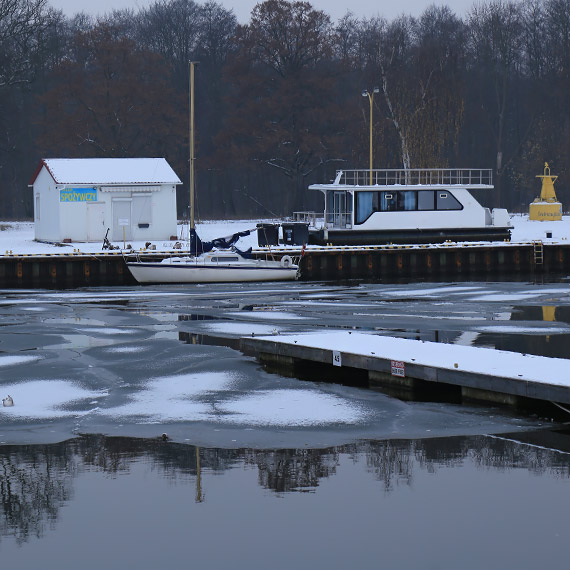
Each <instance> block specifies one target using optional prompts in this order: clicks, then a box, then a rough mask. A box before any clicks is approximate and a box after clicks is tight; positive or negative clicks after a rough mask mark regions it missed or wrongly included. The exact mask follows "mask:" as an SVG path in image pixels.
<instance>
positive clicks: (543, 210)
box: [529, 162, 562, 221]
mask: <svg viewBox="0 0 570 570" xmlns="http://www.w3.org/2000/svg"><path fill="white" fill-rule="evenodd" d="M537 178H542V189H541V191H540V198H537V199H536V200H535V201H534V202H533V203H532V204H531V205H530V207H529V219H530V220H538V221H546V220H561V219H562V204H561V203H560V202H559V201H558V200H557V199H556V193H555V192H554V182H555V181H556V179H557V178H558V176H551V175H550V167H549V166H548V162H545V163H544V174H540V175H538V176H537Z"/></svg>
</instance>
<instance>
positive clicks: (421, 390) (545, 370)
mask: <svg viewBox="0 0 570 570" xmlns="http://www.w3.org/2000/svg"><path fill="white" fill-rule="evenodd" d="M241 350H242V351H243V352H244V353H246V354H249V355H252V356H255V357H256V358H257V359H258V360H259V361H260V362H262V363H263V364H265V365H267V366H268V367H269V368H272V367H278V368H279V369H280V370H282V369H283V368H289V369H291V372H292V373H293V374H295V375H300V376H302V371H303V369H307V367H308V368H311V369H312V375H313V377H314V378H315V379H317V378H319V379H321V380H323V381H327V380H329V381H330V379H331V378H334V379H335V381H338V380H339V377H340V378H344V381H345V383H347V384H357V385H363V384H364V385H366V384H367V385H368V387H372V388H373V387H378V388H381V389H384V390H385V391H386V392H387V393H390V394H392V395H396V396H400V397H408V398H409V399H416V398H417V397H418V396H421V395H423V396H428V397H429V396H430V395H431V397H432V398H434V397H435V396H437V395H444V396H445V398H443V399H445V400H450V399H451V400H452V401H457V402H463V401H484V402H487V403H489V402H491V403H495V404H501V405H508V406H514V407H517V408H527V409H532V408H536V407H537V406H538V405H539V404H543V403H548V404H550V405H551V407H552V412H553V413H554V412H555V411H557V409H556V408H555V406H556V405H560V404H563V405H564V406H566V405H568V404H570V375H569V374H568V360H565V359H560V358H547V357H543V356H534V355H527V354H519V353H514V352H506V351H501V350H494V349H489V348H479V347H471V346H460V345H453V344H443V343H435V342H424V341H418V340H411V339H403V338H395V337H386V336H379V335H374V334H365V333H358V332H351V331H341V332H330V333H326V332H325V333H306V334H299V335H283V336H272V337H257V338H255V337H254V338H243V339H242V340H241ZM430 399H431V398H430ZM435 399H437V398H435ZM553 402H555V403H556V404H554V405H552V403H553Z"/></svg>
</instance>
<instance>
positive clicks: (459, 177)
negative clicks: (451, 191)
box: [335, 168, 493, 187]
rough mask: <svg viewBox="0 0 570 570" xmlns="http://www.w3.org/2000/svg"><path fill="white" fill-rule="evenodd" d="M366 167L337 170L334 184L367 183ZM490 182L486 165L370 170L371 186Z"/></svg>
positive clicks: (480, 185) (368, 182)
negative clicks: (477, 166) (363, 168)
mask: <svg viewBox="0 0 570 570" xmlns="http://www.w3.org/2000/svg"><path fill="white" fill-rule="evenodd" d="M370 173H371V171H370V170H339V171H338V172H337V176H336V179H335V185H339V186H370ZM394 185H402V186H419V185H425V186H453V185H458V186H471V187H476V186H478V187H489V186H493V170H492V169H486V168H409V169H403V168H398V169H396V168H394V169H381V170H379V169H375V170H372V186H394Z"/></svg>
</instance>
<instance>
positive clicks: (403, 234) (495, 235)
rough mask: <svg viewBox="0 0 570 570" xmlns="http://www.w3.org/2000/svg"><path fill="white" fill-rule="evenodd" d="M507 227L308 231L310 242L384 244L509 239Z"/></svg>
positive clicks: (319, 243) (314, 243)
mask: <svg viewBox="0 0 570 570" xmlns="http://www.w3.org/2000/svg"><path fill="white" fill-rule="evenodd" d="M510 239H511V232H510V228H498V227H485V228H451V229H429V230H417V229H414V230H387V231H381V230H374V231H359V230H335V229H329V230H328V235H327V236H326V237H325V232H324V230H323V229H319V230H312V231H309V244H311V245H327V244H331V245H384V244H390V243H392V244H409V243H443V242H445V241H453V242H461V241H510Z"/></svg>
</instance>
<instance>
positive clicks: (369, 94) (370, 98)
mask: <svg viewBox="0 0 570 570" xmlns="http://www.w3.org/2000/svg"><path fill="white" fill-rule="evenodd" d="M379 92H380V89H379V88H378V87H374V89H373V90H372V93H369V92H368V90H367V89H365V90H364V91H363V92H362V96H363V97H368V101H370V186H372V107H373V105H374V94H375V93H379Z"/></svg>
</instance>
